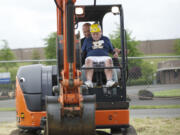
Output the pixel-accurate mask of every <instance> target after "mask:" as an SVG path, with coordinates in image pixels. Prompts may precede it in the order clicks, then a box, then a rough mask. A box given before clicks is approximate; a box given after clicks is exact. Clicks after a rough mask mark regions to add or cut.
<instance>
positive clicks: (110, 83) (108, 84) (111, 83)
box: [106, 80, 116, 87]
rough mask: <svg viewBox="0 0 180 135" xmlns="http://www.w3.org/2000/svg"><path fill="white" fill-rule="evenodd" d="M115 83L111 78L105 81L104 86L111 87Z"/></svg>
mask: <svg viewBox="0 0 180 135" xmlns="http://www.w3.org/2000/svg"><path fill="white" fill-rule="evenodd" d="M115 85H116V82H115V81H113V80H108V81H107V83H106V87H113V86H115Z"/></svg>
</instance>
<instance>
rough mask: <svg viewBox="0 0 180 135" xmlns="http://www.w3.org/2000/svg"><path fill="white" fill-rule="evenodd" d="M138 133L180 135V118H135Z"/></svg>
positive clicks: (133, 121) (141, 134) (134, 122)
mask: <svg viewBox="0 0 180 135" xmlns="http://www.w3.org/2000/svg"><path fill="white" fill-rule="evenodd" d="M130 123H131V124H132V125H133V126H134V127H135V129H136V132H137V134H138V135H180V128H179V127H180V118H134V119H131V121H130Z"/></svg>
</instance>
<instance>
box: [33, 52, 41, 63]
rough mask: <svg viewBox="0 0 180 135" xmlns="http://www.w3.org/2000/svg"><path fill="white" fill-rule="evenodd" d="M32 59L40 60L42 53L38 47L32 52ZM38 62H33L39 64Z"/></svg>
mask: <svg viewBox="0 0 180 135" xmlns="http://www.w3.org/2000/svg"><path fill="white" fill-rule="evenodd" d="M32 59H33V60H39V59H40V54H39V51H38V50H37V49H34V50H33V52H32ZM37 63H38V62H33V64H37Z"/></svg>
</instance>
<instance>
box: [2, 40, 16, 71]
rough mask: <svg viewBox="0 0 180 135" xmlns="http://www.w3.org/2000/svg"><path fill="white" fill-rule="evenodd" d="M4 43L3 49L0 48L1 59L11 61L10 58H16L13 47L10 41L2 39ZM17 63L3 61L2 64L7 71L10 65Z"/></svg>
mask: <svg viewBox="0 0 180 135" xmlns="http://www.w3.org/2000/svg"><path fill="white" fill-rule="evenodd" d="M2 42H3V45H1V46H2V49H1V50H0V60H1V61H2V60H3V61H10V60H14V59H15V57H14V54H13V52H12V51H11V49H10V48H9V46H8V42H7V41H6V40H2ZM15 65H16V64H14V63H3V64H1V66H2V67H4V68H5V69H6V71H8V70H9V67H12V66H15Z"/></svg>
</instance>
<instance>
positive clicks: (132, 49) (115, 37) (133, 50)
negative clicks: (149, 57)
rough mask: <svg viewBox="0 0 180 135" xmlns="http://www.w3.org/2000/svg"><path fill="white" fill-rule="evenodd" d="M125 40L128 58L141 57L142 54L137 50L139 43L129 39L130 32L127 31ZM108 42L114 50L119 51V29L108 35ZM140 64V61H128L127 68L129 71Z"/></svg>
mask: <svg viewBox="0 0 180 135" xmlns="http://www.w3.org/2000/svg"><path fill="white" fill-rule="evenodd" d="M126 39H127V49H128V56H130V57H137V56H140V55H142V53H141V52H140V51H139V50H138V49H137V46H138V45H139V42H138V41H136V40H135V39H134V38H132V37H131V32H129V31H127V33H126ZM110 40H111V43H112V44H113V46H114V47H115V48H119V49H121V37H120V28H119V27H117V30H116V31H114V33H113V34H111V35H110ZM141 63H142V60H130V61H129V62H128V65H129V68H130V69H131V68H132V67H134V66H139V65H140V64H141Z"/></svg>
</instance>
